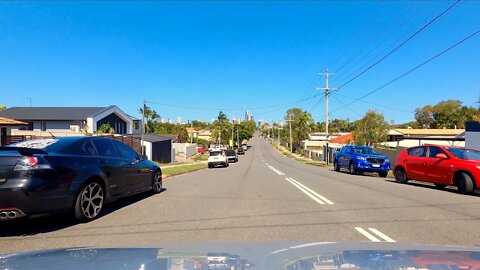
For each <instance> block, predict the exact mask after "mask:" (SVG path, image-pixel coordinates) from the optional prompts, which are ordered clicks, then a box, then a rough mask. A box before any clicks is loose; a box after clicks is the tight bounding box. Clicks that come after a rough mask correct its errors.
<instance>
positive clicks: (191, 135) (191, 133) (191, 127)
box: [190, 121, 193, 144]
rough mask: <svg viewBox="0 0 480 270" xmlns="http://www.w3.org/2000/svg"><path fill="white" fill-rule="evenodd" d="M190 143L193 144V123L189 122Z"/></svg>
mask: <svg viewBox="0 0 480 270" xmlns="http://www.w3.org/2000/svg"><path fill="white" fill-rule="evenodd" d="M190 131H191V132H190V143H191V144H193V121H192V122H190Z"/></svg>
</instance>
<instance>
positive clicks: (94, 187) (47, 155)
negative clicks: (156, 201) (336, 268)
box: [0, 136, 162, 222]
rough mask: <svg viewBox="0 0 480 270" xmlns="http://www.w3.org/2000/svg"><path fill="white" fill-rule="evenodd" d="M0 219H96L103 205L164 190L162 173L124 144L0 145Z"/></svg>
mask: <svg viewBox="0 0 480 270" xmlns="http://www.w3.org/2000/svg"><path fill="white" fill-rule="evenodd" d="M0 164H1V165H0V221H8V220H12V219H17V218H22V217H26V216H31V215H34V214H45V213H56V212H69V211H70V212H72V215H73V216H74V217H75V218H76V219H77V220H79V221H82V222H86V221H91V220H93V219H95V218H97V217H98V215H99V214H100V213H101V211H102V209H103V206H104V204H105V203H107V202H110V201H113V200H115V199H118V198H121V197H125V196H129V195H133V194H135V193H139V192H144V191H148V190H150V191H153V192H154V193H159V192H160V191H161V190H162V171H161V169H160V168H159V167H158V166H157V165H156V164H155V163H153V162H152V161H150V160H147V159H146V158H144V157H142V156H140V155H139V154H138V153H137V152H135V151H134V150H133V149H132V148H130V147H129V146H128V145H126V144H124V143H122V142H120V141H117V140H114V139H107V138H103V137H89V136H85V137H63V138H51V139H36V140H30V141H24V142H19V143H16V144H11V145H9V146H7V147H0Z"/></svg>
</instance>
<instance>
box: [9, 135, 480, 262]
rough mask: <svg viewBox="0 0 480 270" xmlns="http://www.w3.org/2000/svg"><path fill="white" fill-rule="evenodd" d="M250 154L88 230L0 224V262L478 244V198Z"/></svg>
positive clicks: (60, 224)
mask: <svg viewBox="0 0 480 270" xmlns="http://www.w3.org/2000/svg"><path fill="white" fill-rule="evenodd" d="M250 145H251V146H252V148H250V149H249V150H248V151H247V152H246V155H244V156H240V161H239V162H238V163H235V164H231V165H230V167H228V168H216V169H205V170H201V171H197V172H194V173H190V174H186V175H182V176H177V177H172V178H170V179H167V180H165V182H164V187H165V190H164V191H163V192H162V193H160V194H157V195H153V196H151V195H149V194H142V195H139V196H135V197H133V198H128V199H124V200H121V201H117V202H115V203H113V204H111V205H109V206H107V208H106V209H105V210H106V211H104V214H103V215H102V216H101V217H100V218H99V219H97V220H95V221H93V222H90V223H86V224H76V223H74V222H72V221H70V220H69V219H68V218H66V217H65V216H53V217H45V218H37V219H34V220H27V221H24V222H21V223H17V224H12V225H5V224H2V225H0V253H7V252H16V251H27V250H38V249H48V248H60V247H79V246H96V247H138V246H158V245H160V244H165V243H192V242H218V241H222V242H223V241H243V240H248V241H269V240H308V241H335V242H337V241H381V242H392V241H396V242H401V243H413V244H442V245H478V244H479V243H480V231H479V229H480V204H479V202H480V197H479V196H478V195H461V194H458V193H457V192H456V189H454V188H451V189H448V188H447V189H445V190H438V189H436V188H435V187H433V186H432V185H428V184H419V183H412V184H408V185H401V184H397V183H395V182H394V181H393V180H391V179H382V178H378V177H376V176H352V175H349V174H347V173H338V172H334V171H330V170H327V169H325V168H319V167H314V166H310V165H305V164H301V163H299V162H296V161H293V160H291V159H289V158H287V157H285V156H283V155H281V154H280V153H278V152H277V151H276V150H275V149H273V148H272V146H271V145H270V144H269V143H268V142H267V141H266V140H264V139H261V138H254V139H252V140H251V142H250Z"/></svg>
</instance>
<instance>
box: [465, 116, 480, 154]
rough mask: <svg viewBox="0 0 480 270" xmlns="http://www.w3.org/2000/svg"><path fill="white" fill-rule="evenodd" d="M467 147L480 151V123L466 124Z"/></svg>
mask: <svg viewBox="0 0 480 270" xmlns="http://www.w3.org/2000/svg"><path fill="white" fill-rule="evenodd" d="M465 126H466V131H465V147H468V148H472V149H477V150H480V122H476V121H469V122H467V123H466V125H465Z"/></svg>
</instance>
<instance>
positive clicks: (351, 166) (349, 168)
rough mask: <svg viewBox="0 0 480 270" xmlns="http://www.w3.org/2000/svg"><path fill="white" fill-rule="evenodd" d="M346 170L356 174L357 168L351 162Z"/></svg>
mask: <svg viewBox="0 0 480 270" xmlns="http://www.w3.org/2000/svg"><path fill="white" fill-rule="evenodd" d="M348 171H349V172H350V174H357V169H355V164H353V162H352V163H350V165H349V166H348Z"/></svg>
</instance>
